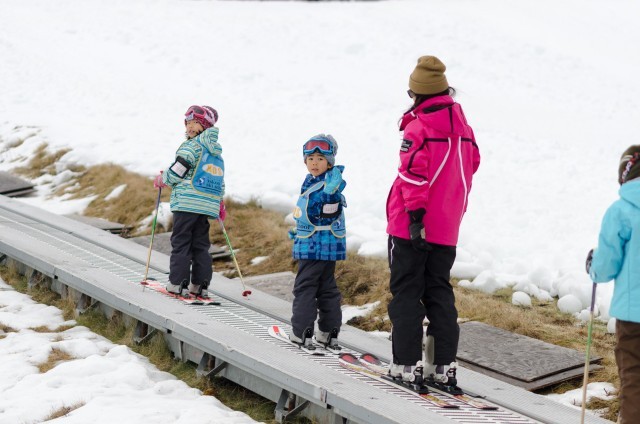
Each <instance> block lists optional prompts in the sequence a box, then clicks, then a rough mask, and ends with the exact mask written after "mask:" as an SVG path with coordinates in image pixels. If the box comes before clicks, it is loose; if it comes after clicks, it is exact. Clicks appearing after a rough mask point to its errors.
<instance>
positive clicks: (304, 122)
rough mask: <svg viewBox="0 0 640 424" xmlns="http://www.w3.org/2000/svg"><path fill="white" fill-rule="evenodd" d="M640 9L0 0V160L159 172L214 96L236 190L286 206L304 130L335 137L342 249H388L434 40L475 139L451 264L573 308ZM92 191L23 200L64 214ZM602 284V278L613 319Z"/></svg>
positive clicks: (609, 161) (611, 192)
mask: <svg viewBox="0 0 640 424" xmlns="http://www.w3.org/2000/svg"><path fill="white" fill-rule="evenodd" d="M637 16H640V3H638V2H637V1H635V0H616V1H615V2H610V1H606V0H565V1H563V2H558V1H554V0H522V1H518V2H510V1H506V0H482V1H480V0H477V1H469V0H448V1H445V0H388V1H378V2H291V1H213V0H211V1H189V0H111V1H109V2H104V1H99V0H57V1H55V2H52V1H49V0H5V1H2V2H0V93H2V95H0V170H10V169H11V168H13V167H15V166H17V165H19V164H21V163H23V162H24V161H25V160H26V159H27V158H28V156H29V155H30V154H31V153H32V152H33V151H34V150H35V149H36V147H37V146H38V145H39V144H40V143H42V142H47V143H49V144H50V145H51V147H52V148H54V149H55V148H61V147H67V148H70V149H71V151H70V152H69V153H68V154H67V155H65V156H64V157H63V158H62V160H61V161H60V163H59V166H60V169H65V167H66V166H68V165H70V164H74V163H80V164H83V165H91V164H97V163H103V162H114V163H118V164H121V165H124V166H126V167H127V168H128V169H130V170H132V171H137V172H141V173H143V174H146V175H149V176H150V177H151V176H153V175H154V174H155V173H157V171H158V170H160V169H162V168H165V167H166V166H167V165H168V164H169V163H170V162H171V160H172V158H173V153H174V151H175V149H176V147H177V146H178V144H179V143H180V141H181V140H182V138H183V124H182V116H183V113H184V111H185V110H186V108H187V107H188V106H189V105H191V104H193V103H201V104H202V103H204V104H210V105H212V106H214V107H216V108H217V109H218V112H219V113H220V121H219V127H220V129H221V132H220V135H221V138H220V141H221V143H222V145H223V148H224V154H223V155H224V158H225V162H226V168H227V175H226V182H227V190H228V194H229V195H230V196H232V197H233V198H235V199H239V200H247V199H250V198H257V199H259V200H260V201H261V202H262V203H263V205H265V206H268V207H271V208H274V209H278V210H282V211H290V210H291V209H292V207H293V205H294V201H295V197H296V194H297V191H298V189H299V186H300V183H301V181H302V179H303V177H304V174H305V172H306V171H305V168H304V165H303V163H302V156H301V152H300V147H301V144H302V143H303V142H304V141H305V140H306V139H308V138H309V137H310V136H312V135H314V134H316V133H319V132H328V133H331V134H333V135H334V136H335V137H336V139H337V140H338V142H339V143H340V150H339V153H338V157H337V163H339V164H344V165H345V166H346V170H345V179H347V181H348V187H347V189H346V191H345V195H346V196H347V200H348V203H349V207H348V209H347V228H348V240H349V245H350V247H351V248H354V249H357V250H358V251H359V252H360V253H362V254H367V255H383V254H384V253H385V238H386V235H385V225H386V221H385V200H386V196H387V192H388V189H389V187H390V185H391V182H392V181H393V179H394V178H395V167H396V164H397V150H398V147H399V143H400V137H399V133H398V132H397V120H398V118H399V117H400V116H401V114H402V112H403V111H404V110H405V109H406V108H407V107H408V106H409V99H408V98H407V97H406V89H407V80H408V75H409V74H410V72H411V71H412V69H413V67H414V65H415V61H416V59H417V58H418V57H419V56H421V55H424V54H435V55H437V56H439V57H440V58H441V59H442V60H443V61H444V63H445V64H447V66H448V69H447V77H448V80H449V82H450V83H451V85H453V86H454V87H456V88H457V89H458V94H459V95H458V100H459V101H460V102H461V103H462V105H463V106H464V108H465V112H466V115H467V117H468V119H469V121H470V123H471V125H472V126H473V127H474V130H475V133H476V137H477V140H478V144H479V146H480V150H481V153H482V164H481V166H480V170H479V171H478V173H477V174H476V178H475V179H474V185H473V190H472V193H471V199H470V205H469V210H468V213H467V216H466V217H465V219H464V222H463V227H462V233H461V238H460V243H459V250H458V252H459V253H458V258H457V261H456V264H455V265H454V274H455V275H456V276H458V277H460V278H462V279H466V280H468V281H467V282H463V285H464V284H466V285H468V286H471V287H475V288H478V289H480V290H484V291H487V292H492V291H494V290H496V289H497V288H500V287H504V286H506V285H510V286H513V287H514V288H515V289H516V290H517V291H519V292H522V294H526V295H531V296H534V297H537V298H539V299H549V298H550V296H557V297H560V298H565V297H567V296H570V297H568V298H567V299H565V300H564V301H562V302H561V304H560V305H561V306H562V307H563V308H566V309H563V310H566V311H568V312H573V313H577V314H579V315H580V316H581V317H582V318H584V317H586V316H587V315H588V314H587V313H586V312H587V311H586V310H585V309H586V308H588V306H589V301H590V296H591V285H590V281H589V279H588V277H587V276H586V274H585V273H584V258H585V256H586V252H587V251H588V250H589V249H590V248H591V247H593V246H594V245H595V243H596V241H597V233H598V229H599V224H600V220H601V217H602V215H603V213H604V211H605V209H606V208H607V207H608V205H609V204H610V203H611V202H612V201H613V200H614V199H615V198H616V197H617V194H616V191H617V188H618V186H617V183H616V170H617V163H618V159H619V155H620V154H621V152H622V151H623V150H624V149H625V148H626V147H627V146H628V145H630V144H633V143H636V142H637V141H636V140H635V139H634V138H633V134H635V133H636V132H637V131H636V128H635V127H636V126H637V122H638V113H639V105H638V98H640V85H638V84H637V75H638V74H640V55H639V54H638V51H637V48H636V47H637V45H638V44H640V29H638V26H637V25H636V20H637ZM68 177H69V174H68V173H63V174H61V175H59V176H58V177H56V178H55V179H50V178H49V179H47V178H43V179H41V180H40V181H37V182H38V183H42V184H45V183H48V184H50V185H49V186H46V185H45V186H43V187H42V190H41V191H40V193H41V194H46V190H47V189H48V188H50V187H51V185H55V183H57V182H58V181H60V180H62V179H64V178H68ZM114 189H116V187H114ZM149 189H150V190H152V187H151V183H150V186H149ZM90 200H91V199H85V200H82V201H74V202H70V201H60V200H53V201H45V200H43V198H42V197H38V198H36V199H34V200H32V202H34V203H36V204H40V205H45V204H46V206H47V208H49V209H50V210H56V211H58V212H59V213H71V212H77V211H81V210H82V209H83V208H84V207H85V206H86V204H88V202H89V201H90ZM611 293H612V284H608V285H600V286H599V287H598V293H597V308H598V315H599V317H600V318H601V319H603V320H608V318H609V315H608V310H609V302H610V297H611ZM522 294H520V293H519V294H518V295H517V296H516V298H517V301H518V302H519V303H520V302H522V301H523V296H522ZM524 302H525V303H526V298H525V299H524Z"/></svg>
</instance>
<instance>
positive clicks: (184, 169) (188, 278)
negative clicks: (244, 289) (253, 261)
mask: <svg viewBox="0 0 640 424" xmlns="http://www.w3.org/2000/svg"><path fill="white" fill-rule="evenodd" d="M217 120H218V113H217V112H216V110H215V109H213V108H212V107H210V106H191V107H190V108H189V109H188V110H187V112H186V114H185V120H184V124H185V132H186V137H187V139H186V140H185V141H184V142H183V143H182V144H181V145H180V147H179V148H178V150H177V151H176V157H175V161H174V162H173V164H172V165H171V166H169V167H168V168H167V169H166V170H165V171H161V172H160V174H159V175H158V176H157V177H156V178H155V180H154V187H156V188H162V187H167V186H170V187H171V212H173V232H172V234H171V258H170V262H169V283H168V284H167V290H168V291H169V292H171V293H175V294H178V295H180V294H182V291H183V290H184V289H188V291H189V293H190V294H191V295H193V296H202V297H206V296H207V288H208V287H209V282H210V281H211V276H212V274H213V269H212V266H211V255H210V254H209V247H210V244H211V242H210V240H209V219H218V218H220V219H224V216H225V209H224V203H223V201H222V198H223V196H224V189H225V186H224V161H223V160H222V157H221V154H222V147H220V144H218V128H216V127H215V126H214V125H215V123H216V122H217Z"/></svg>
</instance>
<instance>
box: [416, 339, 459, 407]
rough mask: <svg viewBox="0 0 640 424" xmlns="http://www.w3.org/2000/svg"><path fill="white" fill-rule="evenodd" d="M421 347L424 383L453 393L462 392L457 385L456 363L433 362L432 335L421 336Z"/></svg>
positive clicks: (433, 342) (433, 341) (433, 344)
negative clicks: (442, 363) (441, 363)
mask: <svg viewBox="0 0 640 424" xmlns="http://www.w3.org/2000/svg"><path fill="white" fill-rule="evenodd" d="M422 348H423V358H424V363H425V367H424V376H425V382H426V384H427V385H428V386H431V387H434V388H436V389H438V390H442V391H444V392H447V393H451V394H453V395H458V394H462V393H463V391H462V389H460V388H459V387H458V379H457V378H456V371H457V369H458V363H457V362H451V363H450V364H449V365H437V364H434V358H435V339H434V338H433V336H424V337H423V338H422Z"/></svg>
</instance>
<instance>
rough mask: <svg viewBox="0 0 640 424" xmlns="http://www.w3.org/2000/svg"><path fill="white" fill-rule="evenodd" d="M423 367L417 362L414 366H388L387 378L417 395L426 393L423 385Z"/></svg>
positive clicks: (426, 390) (393, 364) (420, 362)
mask: <svg viewBox="0 0 640 424" xmlns="http://www.w3.org/2000/svg"><path fill="white" fill-rule="evenodd" d="M423 369H424V365H423V363H422V361H418V362H417V363H416V364H415V365H400V364H395V363H391V364H389V377H391V378H392V379H393V380H395V381H396V382H400V383H402V384H403V385H405V386H409V387H410V388H411V389H412V390H414V391H416V392H418V393H428V392H429V390H428V389H427V388H426V387H425V385H424V377H423Z"/></svg>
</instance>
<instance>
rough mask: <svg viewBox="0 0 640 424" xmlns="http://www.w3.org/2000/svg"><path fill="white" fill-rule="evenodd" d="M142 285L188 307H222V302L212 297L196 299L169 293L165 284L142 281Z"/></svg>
mask: <svg viewBox="0 0 640 424" xmlns="http://www.w3.org/2000/svg"><path fill="white" fill-rule="evenodd" d="M140 284H142V285H143V286H145V287H149V288H150V289H151V290H155V291H157V292H160V293H162V294H165V295H167V296H170V297H173V298H174V299H178V300H180V301H182V302H184V303H186V304H188V305H216V306H219V305H220V302H218V301H215V300H213V299H212V298H210V297H200V296H198V297H196V296H191V295H189V296H181V295H177V294H175V293H171V292H169V291H167V289H166V288H165V287H164V284H161V283H159V282H157V281H155V280H145V281H142V282H141V283H140Z"/></svg>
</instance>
